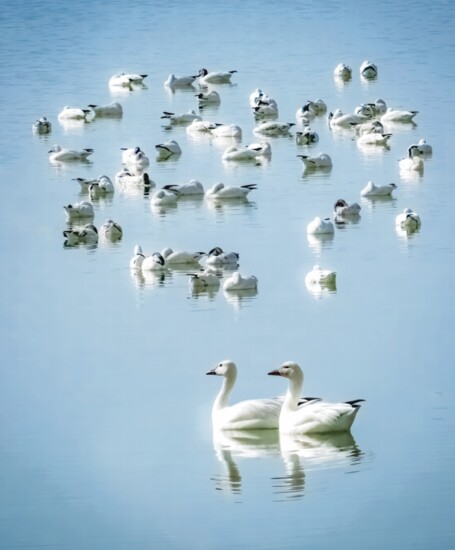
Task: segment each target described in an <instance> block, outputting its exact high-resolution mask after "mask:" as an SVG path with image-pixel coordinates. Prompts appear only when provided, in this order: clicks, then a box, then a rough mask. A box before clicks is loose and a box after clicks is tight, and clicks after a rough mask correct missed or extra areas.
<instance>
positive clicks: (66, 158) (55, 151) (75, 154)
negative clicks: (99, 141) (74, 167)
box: [49, 145, 93, 162]
mask: <svg viewBox="0 0 455 550" xmlns="http://www.w3.org/2000/svg"><path fill="white" fill-rule="evenodd" d="M92 153H93V149H63V148H62V147H60V145H54V146H53V147H52V148H51V149H50V150H49V160H50V161H51V162H72V161H75V160H82V161H86V160H87V159H88V157H89V156H90V155H91V154H92Z"/></svg>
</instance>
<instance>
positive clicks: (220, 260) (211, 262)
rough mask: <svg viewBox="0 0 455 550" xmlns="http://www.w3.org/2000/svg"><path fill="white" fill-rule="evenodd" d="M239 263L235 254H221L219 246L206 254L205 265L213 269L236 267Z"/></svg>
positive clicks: (237, 255)
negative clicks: (213, 267)
mask: <svg viewBox="0 0 455 550" xmlns="http://www.w3.org/2000/svg"><path fill="white" fill-rule="evenodd" d="M238 262H239V254H238V253H237V252H223V250H222V249H221V248H220V247H219V246H215V248H212V250H210V252H209V253H208V254H207V260H206V265H207V266H215V267H228V266H236V265H237V264H238Z"/></svg>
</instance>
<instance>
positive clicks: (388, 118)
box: [381, 107, 419, 123]
mask: <svg viewBox="0 0 455 550" xmlns="http://www.w3.org/2000/svg"><path fill="white" fill-rule="evenodd" d="M418 112H419V111H402V110H400V109H393V108H392V107H389V108H388V109H387V111H386V112H385V113H384V114H383V115H382V116H381V122H386V123H387V122H402V123H406V122H414V120H413V118H414V117H415V116H416V115H417V114H418Z"/></svg>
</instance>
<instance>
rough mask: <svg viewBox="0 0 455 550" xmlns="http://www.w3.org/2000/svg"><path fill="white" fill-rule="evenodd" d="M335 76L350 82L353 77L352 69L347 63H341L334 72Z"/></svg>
mask: <svg viewBox="0 0 455 550" xmlns="http://www.w3.org/2000/svg"><path fill="white" fill-rule="evenodd" d="M333 75H334V76H336V77H337V78H340V79H341V80H350V79H351V77H352V69H351V67H350V66H349V65H346V64H345V63H339V64H338V65H337V66H336V67H335V69H334V70H333Z"/></svg>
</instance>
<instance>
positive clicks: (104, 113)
mask: <svg viewBox="0 0 455 550" xmlns="http://www.w3.org/2000/svg"><path fill="white" fill-rule="evenodd" d="M89 107H90V109H92V110H93V111H94V112H95V116H97V117H101V118H102V117H105V118H120V117H122V116H123V107H122V106H121V105H120V103H118V102H117V101H113V102H112V103H109V104H108V105H94V104H93V103H91V104H90V105H89Z"/></svg>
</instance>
